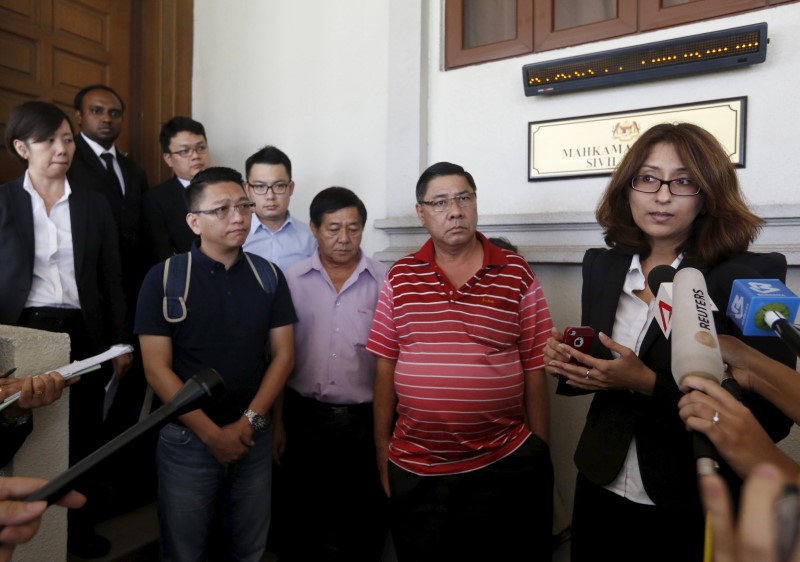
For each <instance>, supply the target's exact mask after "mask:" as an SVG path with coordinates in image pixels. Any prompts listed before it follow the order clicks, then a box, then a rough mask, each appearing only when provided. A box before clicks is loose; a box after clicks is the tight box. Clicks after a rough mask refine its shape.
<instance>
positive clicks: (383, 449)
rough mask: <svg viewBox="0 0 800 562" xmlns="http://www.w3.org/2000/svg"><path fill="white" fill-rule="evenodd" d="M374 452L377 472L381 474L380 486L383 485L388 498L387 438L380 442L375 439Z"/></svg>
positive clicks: (389, 491) (389, 495) (390, 493)
mask: <svg viewBox="0 0 800 562" xmlns="http://www.w3.org/2000/svg"><path fill="white" fill-rule="evenodd" d="M375 454H376V457H377V459H376V460H377V462H378V472H379V473H380V476H381V486H382V487H383V491H384V493H385V494H386V497H387V498H389V497H391V496H392V492H391V490H390V489H389V440H388V439H386V440H381V441H380V442H378V441H376V443H375Z"/></svg>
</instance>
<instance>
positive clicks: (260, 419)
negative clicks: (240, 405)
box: [244, 408, 267, 431]
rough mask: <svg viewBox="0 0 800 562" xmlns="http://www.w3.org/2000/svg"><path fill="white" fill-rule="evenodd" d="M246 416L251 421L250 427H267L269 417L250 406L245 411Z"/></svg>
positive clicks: (257, 428)
mask: <svg viewBox="0 0 800 562" xmlns="http://www.w3.org/2000/svg"><path fill="white" fill-rule="evenodd" d="M244 416H245V417H246V418H247V421H248V422H250V427H252V428H253V429H255V430H256V431H258V430H261V429H265V428H266V427H267V418H266V417H265V416H262V415H261V414H259V413H258V412H254V411H253V410H251V409H249V408H248V409H247V410H245V411H244Z"/></svg>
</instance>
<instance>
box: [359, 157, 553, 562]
mask: <svg viewBox="0 0 800 562" xmlns="http://www.w3.org/2000/svg"><path fill="white" fill-rule="evenodd" d="M416 195H417V206H416V211H417V216H418V217H419V220H420V223H421V224H422V225H423V226H424V227H425V229H426V230H427V231H428V233H429V234H430V239H429V240H428V241H427V242H426V243H425V245H424V246H422V248H421V249H420V250H419V251H417V252H416V253H414V254H411V255H409V256H406V257H404V258H401V259H400V260H398V261H397V262H396V263H395V264H394V265H393V266H392V268H391V269H390V270H389V273H388V275H387V277H386V281H385V282H384V285H383V289H382V290H381V295H380V297H379V300H378V306H377V309H376V311H375V319H374V321H373V323H372V329H371V333H370V338H369V342H368V344H367V351H369V352H371V353H373V354H374V355H376V356H377V358H378V359H377V368H376V379H375V397H374V409H375V444H376V449H377V458H378V468H379V470H380V473H381V480H382V484H383V488H384V491H385V492H386V495H387V496H389V497H390V511H391V517H390V520H391V521H392V523H391V525H392V528H391V531H392V538H393V540H394V544H395V548H396V551H397V555H398V559H399V560H401V561H403V560H414V561H427V560H482V559H486V560H503V561H516V560H550V535H551V530H552V501H553V467H552V464H551V461H550V452H549V448H548V434H549V422H548V418H549V410H548V397H547V383H546V380H545V374H544V364H543V355H542V353H543V348H544V346H545V343H546V340H547V338H548V335H549V333H550V329H551V327H552V325H553V323H552V321H551V319H550V312H549V310H548V307H547V302H546V301H545V298H544V295H543V293H542V289H541V286H540V285H539V281H538V279H537V278H536V277H535V276H534V274H533V272H532V271H531V269H530V267H529V266H528V264H527V262H526V261H525V260H524V258H522V257H521V256H519V255H518V254H515V253H513V252H510V251H508V250H503V249H500V248H498V247H497V246H495V245H493V244H491V243H489V242H488V241H487V239H486V237H485V236H483V234H481V233H480V232H478V231H477V223H478V212H477V205H476V203H477V191H476V185H475V181H474V179H473V178H472V176H471V175H470V174H469V173H468V172H466V171H465V170H464V168H462V167H461V166H458V165H456V164H451V163H449V162H439V163H437V164H434V165H432V166H431V167H429V168H428V169H427V170H425V172H423V174H422V175H421V176H420V178H419V181H418V182H417V193H416Z"/></svg>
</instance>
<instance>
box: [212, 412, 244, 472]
mask: <svg viewBox="0 0 800 562" xmlns="http://www.w3.org/2000/svg"><path fill="white" fill-rule="evenodd" d="M206 445H207V446H208V448H209V450H210V451H211V454H212V455H214V457H215V458H216V459H217V460H218V461H219V462H220V463H221V464H223V465H225V466H228V465H229V464H233V463H235V462H238V461H239V460H241V459H242V458H244V456H245V455H246V454H247V453H249V452H250V447H252V446H253V445H255V442H254V441H253V428H252V427H250V423H248V421H247V418H245V417H244V416H242V417H241V418H239V419H238V420H236V421H235V422H233V423H230V424H228V425H225V426H222V427H220V428H219V430H218V431H216V432H215V433H214V434H213V436H212V437H211V439H209V440H208V441H207V442H206Z"/></svg>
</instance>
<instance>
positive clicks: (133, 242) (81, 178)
mask: <svg viewBox="0 0 800 562" xmlns="http://www.w3.org/2000/svg"><path fill="white" fill-rule="evenodd" d="M117 161H118V162H119V167H120V169H121V170H122V176H123V179H124V181H125V196H124V197H120V196H119V194H118V193H116V190H115V188H114V187H113V184H112V183H111V180H110V179H109V177H108V172H107V170H106V167H105V164H104V163H103V161H102V160H100V158H98V156H97V155H96V154H95V153H94V151H93V150H92V148H91V147H90V146H89V144H88V143H87V142H86V140H84V138H83V136H82V135H80V134H79V135H75V156H74V157H73V159H72V165H71V166H70V168H69V171H68V172H67V179H69V185H70V187H71V188H72V190H73V192H81V191H87V190H88V191H94V192H97V193H100V194H101V195H103V196H104V197H105V198H106V200H107V201H108V204H109V206H110V207H111V212H112V214H113V216H114V222H115V223H116V225H117V237H118V239H119V249H120V254H121V256H122V274H123V287H124V289H125V296H126V297H127V298H128V301H129V307H131V310H133V308H134V307H135V306H136V297H137V295H138V294H139V287H140V286H141V284H142V279H144V274H145V273H146V272H147V264H148V261H147V258H146V254H145V251H144V249H143V247H142V244H141V231H142V224H141V220H142V198H143V196H144V193H145V192H146V191H147V177H146V175H145V173H144V170H143V169H142V168H140V167H139V166H138V165H136V164H134V163H133V162H131V160H130V159H128V158H127V157H126V156H125V155H124V154H122V153H121V152H120V151H119V150H117Z"/></svg>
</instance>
